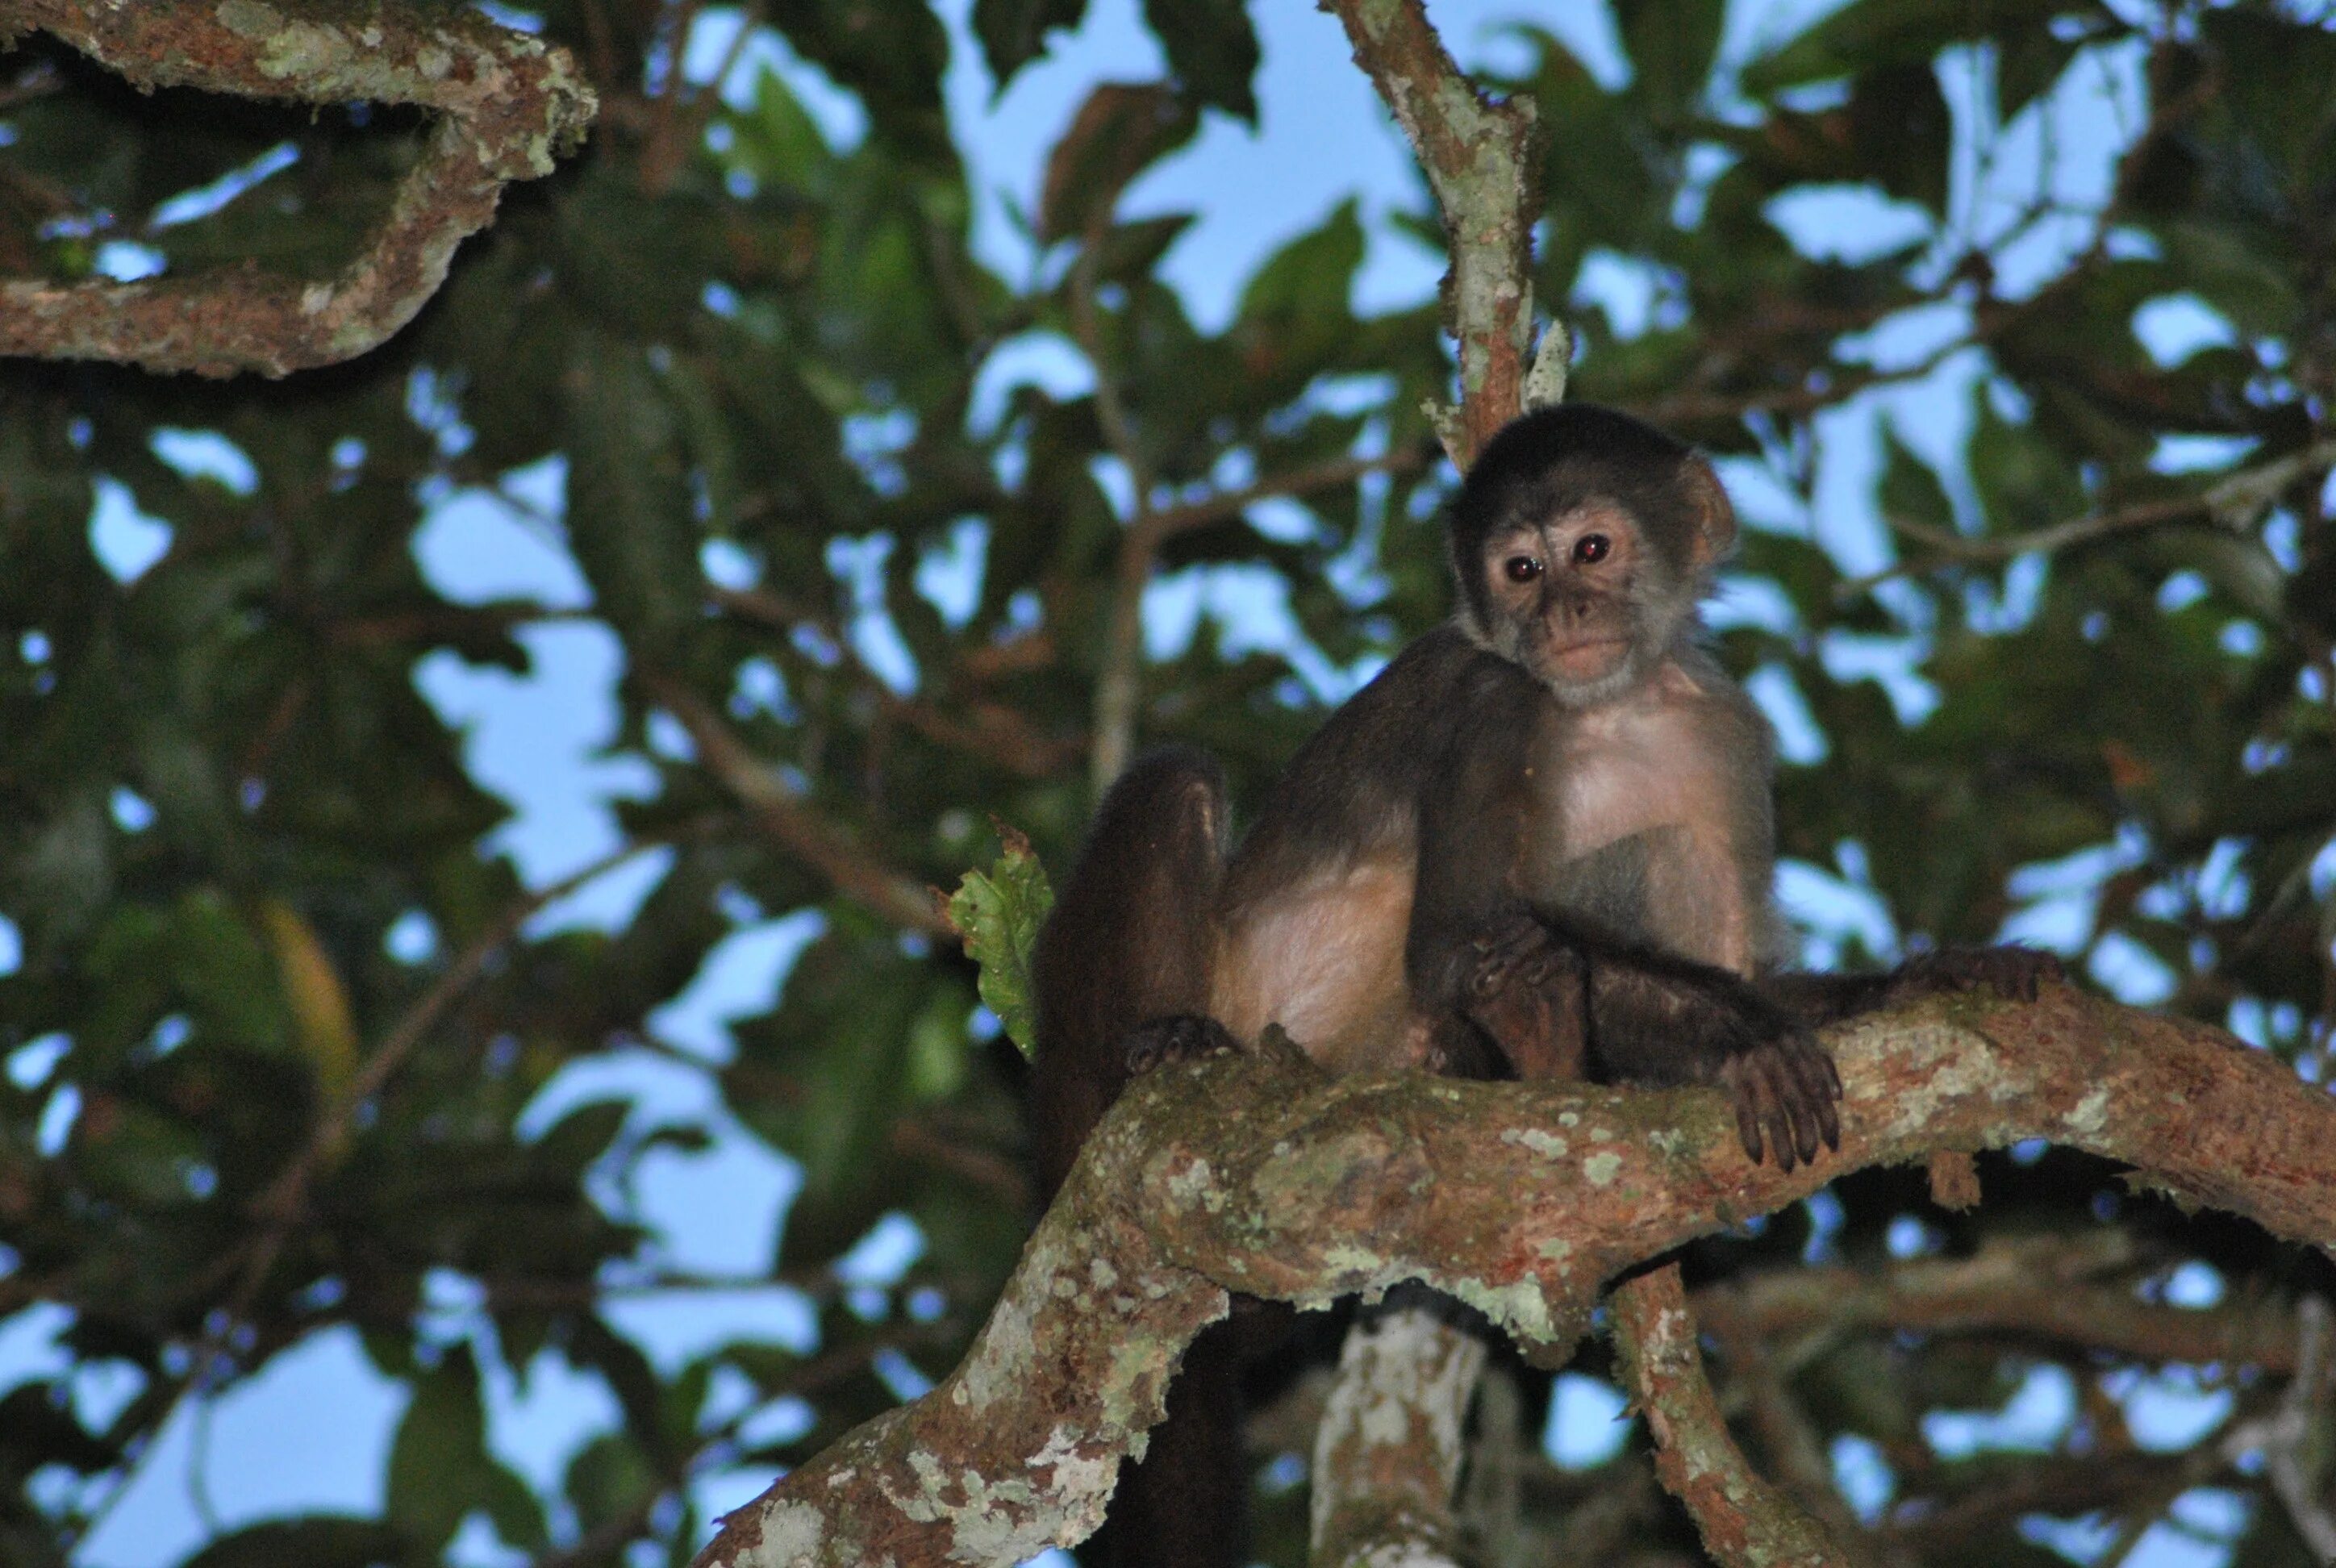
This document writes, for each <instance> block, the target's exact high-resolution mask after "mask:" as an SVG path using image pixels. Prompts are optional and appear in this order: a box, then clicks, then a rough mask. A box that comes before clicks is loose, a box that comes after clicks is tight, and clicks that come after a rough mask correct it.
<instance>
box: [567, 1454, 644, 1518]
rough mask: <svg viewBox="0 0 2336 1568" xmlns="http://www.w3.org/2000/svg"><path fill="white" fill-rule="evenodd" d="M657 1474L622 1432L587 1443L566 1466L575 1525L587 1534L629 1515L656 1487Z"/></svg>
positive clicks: (569, 1498) (569, 1497) (568, 1491)
mask: <svg viewBox="0 0 2336 1568" xmlns="http://www.w3.org/2000/svg"><path fill="white" fill-rule="evenodd" d="M656 1485H657V1472H656V1471H655V1470H653V1469H652V1468H650V1466H649V1462H648V1460H647V1457H645V1456H643V1455H642V1453H641V1449H640V1445H639V1444H638V1443H635V1442H634V1441H633V1440H632V1439H631V1438H629V1437H626V1436H625V1434H623V1433H622V1432H609V1433H607V1434H605V1435H603V1436H601V1437H596V1438H594V1439H593V1440H592V1441H591V1442H589V1443H587V1444H586V1445H585V1446H584V1447H583V1449H582V1450H581V1451H580V1452H579V1453H578V1454H577V1456H576V1457H575V1458H574V1459H573V1460H572V1461H570V1462H569V1466H568V1479H567V1483H566V1486H565V1490H566V1492H567V1494H568V1500H569V1502H570V1503H572V1504H574V1505H575V1506H576V1522H577V1523H578V1524H580V1525H582V1526H583V1527H584V1528H585V1529H587V1530H589V1529H591V1528H592V1527H593V1526H594V1525H596V1524H602V1523H604V1522H606V1521H608V1520H611V1519H616V1518H620V1517H622V1516H623V1515H624V1514H627V1513H628V1512H631V1511H632V1510H633V1509H634V1508H635V1507H636V1505H638V1503H639V1501H640V1499H641V1498H642V1497H643V1496H644V1495H647V1493H648V1492H649V1491H650V1490H652V1489H653V1488H654V1487H655V1486H656Z"/></svg>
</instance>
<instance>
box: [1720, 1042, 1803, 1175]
mask: <svg viewBox="0 0 2336 1568" xmlns="http://www.w3.org/2000/svg"><path fill="white" fill-rule="evenodd" d="M1779 1066H1780V1064H1779V1063H1778V1061H1777V1059H1776V1050H1775V1049H1774V1047H1760V1048H1757V1049H1754V1050H1749V1051H1747V1052H1745V1053H1744V1054H1743V1055H1742V1056H1739V1057H1736V1058H1734V1059H1733V1060H1731V1061H1730V1062H1729V1063H1728V1066H1727V1067H1726V1068H1725V1069H1724V1076H1726V1078H1727V1080H1728V1087H1729V1089H1730V1091H1731V1092H1732V1093H1733V1094H1734V1095H1735V1096H1736V1135H1737V1138H1739V1139H1740V1140H1742V1142H1743V1144H1744V1153H1745V1154H1747V1155H1748V1156H1749V1157H1750V1158H1751V1161H1752V1163H1753V1164H1756V1165H1757V1164H1759V1163H1760V1160H1761V1146H1762V1144H1764V1143H1765V1144H1767V1148H1768V1149H1770V1150H1772V1151H1774V1153H1775V1154H1776V1165H1777V1168H1778V1169H1780V1170H1786V1171H1789V1170H1791V1169H1792V1168H1793V1167H1794V1166H1795V1165H1796V1164H1799V1159H1798V1157H1797V1142H1796V1138H1795V1136H1794V1133H1793V1118H1792V1112H1791V1109H1790V1102H1791V1097H1792V1096H1790V1095H1789V1094H1787V1093H1786V1087H1785V1084H1784V1082H1783V1080H1782V1079H1781V1077H1780V1076H1779V1075H1778V1070H1777V1069H1778V1067H1779ZM1764 1135H1765V1136H1764Z"/></svg>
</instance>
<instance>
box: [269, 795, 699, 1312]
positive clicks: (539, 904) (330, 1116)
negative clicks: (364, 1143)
mask: <svg viewBox="0 0 2336 1568" xmlns="http://www.w3.org/2000/svg"><path fill="white" fill-rule="evenodd" d="M697 825H698V824H692V825H691V826H689V827H686V828H684V829H682V830H680V831H678V832H676V833H666V834H662V835H657V836H648V837H642V838H638V839H635V840H633V841H632V842H629V843H628V844H626V845H624V846H623V847H622V848H620V849H618V850H617V851H615V852H612V853H610V854H607V855H603V856H602V857H600V858H599V860H597V861H594V862H592V863H591V864H590V865H588V866H586V867H584V868H583V869H582V870H581V871H579V872H572V873H570V874H569V875H568V876H565V877H562V878H561V879H560V881H556V882H551V883H549V884H548V885H546V886H544V887H540V888H538V889H536V890H535V891H532V892H530V893H529V894H528V895H527V896H526V897H524V898H522V899H520V900H518V901H515V902H514V903H512V904H511V907H510V908H508V909H507V910H505V911H503V913H502V914H501V916H500V917H498V918H497V919H496V920H494V921H493V922H492V924H490V925H489V926H488V927H487V928H486V929H485V930H482V931H481V932H480V933H479V934H478V935H477V936H476V937H474V938H472V940H471V944H470V945H469V946H468V947H466V948H464V949H463V950H462V952H461V953H460V954H458V955H457V956H456V957H455V959H454V961H453V962H452V963H450V964H448V965H447V966H446V968H445V969H444V970H443V972H442V973H441V974H440V975H439V976H438V978H437V979H435V980H434V981H433V982H432V983H431V985H430V988H429V989H427V990H425V991H423V993H422V995H421V996H419V997H417V998H414V1003H413V1005H412V1006H410V1007H408V1008H406V1009H405V1011H404V1013H403V1014H401V1015H400V1016H399V1018H398V1019H397V1021H396V1022H395V1023H394V1024H393V1025H391V1026H390V1029H389V1032H388V1033H387V1034H385V1035H384V1036H383V1037H382V1041H381V1044H380V1045H379V1046H377V1047H375V1049H374V1052H373V1054H372V1055H371V1056H369V1057H366V1058H365V1061H364V1062H363V1063H362V1064H360V1065H359V1066H358V1067H357V1070H356V1071H355V1074H353V1075H352V1076H351V1077H350V1079H349V1085H348V1088H347V1090H346V1092H345V1093H344V1094H343V1095H342V1096H341V1098H340V1099H339V1100H338V1101H337V1102H336V1103H335V1104H333V1105H328V1106H326V1109H325V1111H324V1113H323V1114H322V1115H319V1116H318V1117H317V1118H316V1125H315V1126H313V1127H311V1128H310V1129H309V1132H308V1139H307V1143H306V1144H303V1145H302V1147H301V1150H300V1152H299V1153H298V1154H296V1155H294V1156H293V1158H292V1160H291V1161H290V1163H289V1164H287V1165H286V1166H285V1167H284V1168H283V1170H281V1171H279V1172H278V1173H277V1176H276V1179H275V1180H274V1181H272V1182H270V1183H268V1186H267V1188H266V1189H265V1190H264V1191H263V1192H261V1193H260V1194H259V1196H258V1197H257V1198H256V1199H254V1200H253V1201H252V1205H251V1207H252V1212H253V1213H257V1214H259V1215H262V1216H264V1217H265V1218H266V1219H267V1221H268V1230H267V1232H264V1233H263V1234H262V1236H261V1237H260V1239H259V1241H258V1243H257V1244H256V1245H255V1246H254V1247H253V1249H252V1251H251V1252H250V1254H249V1256H248V1261H246V1264H245V1267H244V1270H243V1278H242V1282H241V1284H240V1285H239V1286H238V1288H237V1290H236V1292H235V1295H234V1297H233V1298H232V1300H231V1304H230V1306H229V1312H228V1316H229V1318H231V1319H240V1318H242V1317H243V1316H244V1315H245V1314H246V1313H247V1312H248V1310H249V1309H250V1306H251V1303H252V1301H253V1300H254V1299H256V1298H257V1296H258V1290H259V1286H260V1283H261V1281H264V1280H265V1279H266V1278H267V1275H268V1270H269V1269H271V1268H273V1267H274V1266H275V1263H276V1259H277V1254H278V1253H279V1252H280V1251H282V1249H283V1245H284V1242H286V1240H287V1239H288V1237H289V1236H290V1234H291V1232H292V1228H293V1226H294V1225H295V1224H296V1223H297V1222H298V1219H299V1215H300V1212H301V1210H302V1208H303V1207H304V1206H305V1203H306V1194H307V1187H308V1183H309V1182H310V1181H311V1180H313V1179H314V1177H315V1175H316V1172H317V1171H318V1170H319V1169H320V1168H322V1167H323V1165H324V1164H326V1161H327V1160H328V1158H329V1157H330V1156H331V1154H333V1152H334V1151H335V1150H336V1149H338V1148H340V1147H341V1146H342V1144H344V1143H345V1142H346V1140H347V1138H348V1135H349V1130H350V1128H351V1127H352V1126H353V1125H355V1119H356V1115H357V1112H358V1110H359V1108H360V1107H362V1106H363V1105H365V1103H366V1102H368V1101H370V1100H371V1099H372V1098H373V1097H374V1096H376V1095H378V1094H380V1093H381V1091H382V1089H383V1088H384V1086H386V1085H387V1084H388V1082H389V1080H390V1077H391V1076H392V1075H393V1074H394V1073H395V1072H396V1071H397V1069H398V1068H399V1067H401V1066H404V1065H405V1061H406V1058H407V1057H411V1056H412V1055H413V1054H414V1049H415V1047H418V1046H420V1045H421V1043H422V1042H423V1039H424V1038H425V1037H428V1035H429V1033H430V1031H431V1029H433V1027H436V1025H437V1023H438V1020H439V1019H440V1018H442V1017H443V1016H444V1015H445V1012H446V1009H447V1008H451V1007H453V1005H454V1002H455V1000H456V999H457V998H460V997H461V996H462V993H463V992H465V991H467V990H469V989H471V987H472V985H473V984H475V983H476V982H477V980H478V979H479V977H480V976H481V975H482V974H484V973H485V972H486V969H487V965H488V963H489V961H490V960H491V959H493V957H494V956H495V954H496V953H498V952H500V951H501V950H502V948H503V945H504V944H505V943H506V942H509V941H510V940H511V939H512V938H513V937H515V936H517V935H518V934H519V930H520V928H521V926H523V925H525V924H526V923H527V922H528V920H529V919H530V917H532V916H533V915H535V914H536V913H537V911H540V910H542V909H544V908H546V907H547V906H549V905H550V904H553V903H556V902H558V901H560V900H561V899H563V898H566V897H567V896H568V895H569V893H572V892H574V891H576V890H577V889H578V888H580V887H582V886H583V885H584V884H585V883H587V882H589V881H593V880H595V879H596V878H599V877H600V876H603V875H606V874H607V873H608V872H611V871H613V870H615V869H616V868H617V867H618V866H619V865H622V864H623V863H624V862H627V861H628V860H631V859H632V858H633V857H634V856H635V855H638V854H641V853H644V852H647V851H648V850H651V849H655V848H657V847H659V846H660V845H663V844H667V843H670V842H674V840H676V838H679V837H682V836H685V835H686V834H687V833H691V832H694V831H696V827H697Z"/></svg>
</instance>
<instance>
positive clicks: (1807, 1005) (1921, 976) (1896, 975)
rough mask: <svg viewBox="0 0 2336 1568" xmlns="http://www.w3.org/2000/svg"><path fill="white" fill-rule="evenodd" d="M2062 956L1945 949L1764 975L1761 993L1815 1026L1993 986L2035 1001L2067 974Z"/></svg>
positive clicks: (2013, 996)
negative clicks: (1823, 970) (1869, 970)
mask: <svg viewBox="0 0 2336 1568" xmlns="http://www.w3.org/2000/svg"><path fill="white" fill-rule="evenodd" d="M2067 978H2068V977H2067V974H2066V973H2065V972H2064V971H2063V970H2062V969H2061V967H2060V960H2059V959H2057V958H2055V957H2053V956H2052V955H2051V954H2050V953H2046V952H2039V951H2037V950H2035V949H2033V948H2023V947H2019V946H2016V945H2014V946H2005V947H1992V948H1941V949H1939V950H1937V951H1935V952H1927V953H1917V954H1916V955H1915V956H1914V957H1913V958H1911V959H1907V960H1906V961H1905V962H1904V963H1903V964H1900V965H1899V966H1898V967H1897V968H1896V969H1888V970H1885V971H1883V972H1882V973H1880V974H1871V975H1812V974H1794V973H1784V972H1779V973H1776V974H1769V975H1763V976H1762V977H1761V978H1760V981H1759V987H1760V990H1761V993H1762V994H1763V995H1764V996H1766V997H1767V998H1768V999H1769V1000H1771V1001H1773V1002H1775V1003H1776V1005H1777V1006H1779V1007H1782V1008H1786V1010H1788V1011H1790V1012H1792V1013H1794V1014H1795V1015H1796V1016H1797V1017H1799V1018H1802V1019H1804V1020H1806V1022H1807V1023H1809V1024H1810V1025H1812V1026H1822V1025H1825V1024H1830V1023H1837V1022H1839V1021H1840V1020H1842V1019H1844V1018H1856V1017H1857V1016H1859V1015H1860V1014H1862V1013H1870V1012H1874V1011H1877V1010H1879V1009H1881V1008H1888V1007H1895V1006H1896V1005H1898V1004H1899V1003H1901V1002H1911V1001H1913V1000H1914V999H1915V998H1918V997H1929V996H1936V995H1938V994H1939V993H1940V992H1942V991H1968V990H1973V989H1977V988H1979V987H1981V986H1989V987H1991V988H1993V989H1994V990H1995V991H1996V992H1997V993H1998V994H2000V995H2001V996H2002V997H2003V998H2005V999H2006V1000H2009V1001H2015V1002H2032V1001H2034V1000H2035V999H2036V992H2037V989H2038V987H2039V986H2041V985H2043V984H2044V983H2046V982H2047V981H2059V980H2063V979H2067Z"/></svg>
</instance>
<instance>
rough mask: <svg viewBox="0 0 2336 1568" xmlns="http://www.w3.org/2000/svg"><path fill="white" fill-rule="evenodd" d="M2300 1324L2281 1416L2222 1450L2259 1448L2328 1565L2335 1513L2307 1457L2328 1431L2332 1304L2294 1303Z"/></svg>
mask: <svg viewBox="0 0 2336 1568" xmlns="http://www.w3.org/2000/svg"><path fill="white" fill-rule="evenodd" d="M2295 1316H2296V1323H2297V1332H2296V1350H2295V1376H2294V1377H2292V1378H2289V1379H2288V1384H2287V1390H2286V1392H2285V1393H2283V1394H2282V1395H2281V1396H2280V1401H2279V1409H2278V1412H2277V1413H2276V1414H2274V1415H2273V1416H2272V1417H2269V1418H2267V1419H2265V1420H2262V1421H2251V1422H2249V1423H2247V1424H2246V1426H2245V1427H2242V1428H2240V1429H2239V1430H2237V1431H2234V1432H2233V1433H2232V1434H2231V1435H2230V1436H2229V1437H2227V1438H2225V1439H2224V1445H2223V1451H2224V1453H2225V1454H2228V1455H2230V1456H2233V1457H2234V1458H2235V1457H2236V1456H2237V1455H2239V1454H2240V1453H2242V1452H2244V1450H2246V1449H2248V1448H2253V1447H2257V1446H2260V1447H2261V1448H2262V1449H2263V1468H2264V1469H2265V1470H2266V1471H2267V1472H2269V1474H2270V1475H2271V1489H2272V1491H2273V1492H2274V1493H2275V1494H2277V1495H2278V1497H2279V1500H2280V1503H2281V1504H2282V1505H2283V1506H2284V1507H2285V1508H2286V1509H2287V1516H2288V1518H2289V1519H2291V1520H2292V1521H2293V1522H2294V1524H2295V1533H2296V1534H2299V1535H2301V1536H2302V1537H2303V1541H2304V1544H2306V1545H2307V1546H2309V1547H2311V1548H2312V1554H2313V1555H2314V1556H2316V1557H2318V1558H2319V1559H2320V1560H2321V1562H2323V1563H2336V1513H2331V1510H2330V1508H2329V1505H2327V1503H2325V1502H2323V1501H2322V1500H2321V1498H2319V1497H2318V1496H2316V1495H2314V1486H2313V1477H2312V1473H2311V1471H2310V1470H2309V1469H2308V1468H2307V1467H2306V1466H2305V1463H2304V1456H2305V1453H2306V1451H2307V1450H2308V1449H2310V1448H2311V1447H2312V1446H2314V1442H2315V1439H2316V1438H2317V1437H2320V1436H2321V1435H2322V1434H2324V1433H2325V1432H2326V1431H2327V1430H2328V1425H2327V1422H2328V1408H2327V1396H2326V1393H2325V1391H2324V1388H2323V1384H2324V1382H2325V1379H2326V1375H2327V1370H2328V1365H2327V1357H2328V1349H2329V1345H2328V1340H2329V1321H2328V1318H2329V1313H2328V1303H2327V1301H2326V1300H2323V1299H2322V1298H2321V1297H2319V1296H2306V1297H2304V1298H2303V1299H2302V1300H2300V1301H2298V1302H2297V1303H2296V1304H2295Z"/></svg>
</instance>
